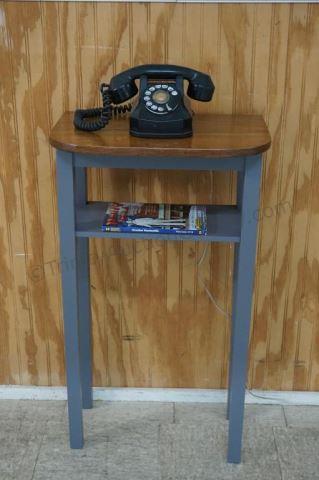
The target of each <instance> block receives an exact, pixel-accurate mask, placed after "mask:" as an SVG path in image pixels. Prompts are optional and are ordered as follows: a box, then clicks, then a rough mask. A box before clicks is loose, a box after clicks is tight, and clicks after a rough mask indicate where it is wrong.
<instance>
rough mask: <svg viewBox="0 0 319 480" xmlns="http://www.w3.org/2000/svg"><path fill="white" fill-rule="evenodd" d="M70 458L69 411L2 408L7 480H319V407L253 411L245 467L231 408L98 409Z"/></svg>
mask: <svg viewBox="0 0 319 480" xmlns="http://www.w3.org/2000/svg"><path fill="white" fill-rule="evenodd" d="M84 422H85V438H86V442H85V447H84V449H83V450H70V449H69V447H68V434H67V409H66V403H65V402H61V401H51V402H49V401H28V400H24V401H12V400H10V401H7V400H6V401H4V400H2V401H0V480H12V479H14V480H31V479H32V480H51V479H55V480H84V479H85V480H87V479H89V480H101V479H106V480H230V479H239V480H244V479H245V480H258V479H265V480H266V479H267V480H281V479H283V480H308V479H309V480H314V479H319V407H293V406H287V407H281V406H266V405H247V406H246V419H245V433H244V437H245V438H244V450H243V463H242V464H241V465H227V464H226V462H225V455H226V441H227V422H226V420H225V405H216V404H185V403H184V404H182V403H179V404H172V403H154V402H153V403H144V402H138V403H126V402H112V403H110V402H95V406H94V409H93V410H90V411H85V412H84Z"/></svg>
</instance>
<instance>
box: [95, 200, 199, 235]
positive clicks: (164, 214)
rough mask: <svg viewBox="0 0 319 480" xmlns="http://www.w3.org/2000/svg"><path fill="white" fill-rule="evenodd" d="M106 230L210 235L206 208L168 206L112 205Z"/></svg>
mask: <svg viewBox="0 0 319 480" xmlns="http://www.w3.org/2000/svg"><path fill="white" fill-rule="evenodd" d="M102 231H104V232H134V233H138V232H147V233H162V234H174V235H176V234H181V235H206V234H207V215H206V207H205V206H203V205H170V204H164V203H108V204H107V208H106V213H105V218H104V222H103V225H102Z"/></svg>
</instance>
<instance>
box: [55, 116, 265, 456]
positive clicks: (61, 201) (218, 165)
mask: <svg viewBox="0 0 319 480" xmlns="http://www.w3.org/2000/svg"><path fill="white" fill-rule="evenodd" d="M50 143H51V145H53V146H54V147H55V148H56V149H57V181H58V207H59V222H60V249H61V258H62V259H68V260H73V259H74V260H75V261H74V268H68V269H63V270H62V288H63V310H64V331H65V352H66V370H67V391H68V408H69V428H70V445H71V448H82V446H83V423H82V408H91V407H92V366H91V325H90V323H91V320H90V316H91V313H90V310H91V308H90V282H89V238H90V237H107V238H134V239H137V240H138V239H161V240H171V241H174V240H180V241H183V240H190V238H189V237H188V238H185V237H181V236H178V235H160V234H147V233H130V234H125V233H103V232H102V231H101V224H102V221H103V216H104V212H105V203H104V202H87V195H86V169H87V168H88V167H102V168H130V169H134V168H136V169H152V168H153V169H157V170H158V169H167V170H178V169H180V170H235V171H237V172H238V175H237V205H236V206H233V205H223V206H214V205H212V206H209V207H208V234H207V235H206V236H198V237H196V236H192V237H191V240H192V241H199V242H233V243H235V245H236V247H235V265H234V295H233V314H232V320H231V323H232V335H231V349H230V369H229V388H228V404H227V417H228V418H229V437H228V457H227V459H228V462H231V463H239V462H240V458H241V443H242V430H243V417H244V401H245V383H246V371H247V357H248V344H249V329H250V316H251V304H252V291H253V278H254V264H255V252H256V234H257V222H256V220H255V217H254V212H256V210H257V209H258V205H259V185H260V177H261V166H262V161H261V153H262V152H264V151H265V150H267V149H268V148H269V146H270V136H269V132H268V129H267V127H266V125H265V123H264V120H263V119H262V117H260V116H256V115H240V116H231V115H209V114H208V115H201V116H200V115H198V116H195V118H194V136H193V137H191V138H184V139H170V140H163V139H142V138H134V137H131V136H129V133H128V120H127V119H119V120H113V121H112V122H111V123H110V125H109V126H108V127H107V128H106V129H105V130H102V131H99V132H97V133H86V132H80V131H76V130H75V129H74V127H73V115H72V113H66V114H64V115H63V116H62V117H61V119H60V120H59V122H58V123H57V124H56V126H55V127H54V128H53V130H52V132H51V136H50Z"/></svg>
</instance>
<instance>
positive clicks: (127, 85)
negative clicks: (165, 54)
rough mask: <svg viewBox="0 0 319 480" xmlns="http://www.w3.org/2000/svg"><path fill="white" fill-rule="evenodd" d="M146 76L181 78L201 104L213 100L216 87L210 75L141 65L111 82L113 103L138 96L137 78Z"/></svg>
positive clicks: (189, 69)
mask: <svg viewBox="0 0 319 480" xmlns="http://www.w3.org/2000/svg"><path fill="white" fill-rule="evenodd" d="M142 75H146V76H147V77H148V78H149V79H156V80H160V79H165V80H168V79H175V78H176V77H177V76H181V77H183V78H184V79H186V80H188V82H189V84H188V89H187V95H188V96H189V97H190V98H192V99H194V100H198V101H200V102H209V101H210V100H211V99H212V96H213V93H214V90H215V87H214V84H213V82H212V80H211V78H210V76H209V75H207V74H205V73H202V72H198V71H197V70H193V69H192V68H187V67H181V66H178V65H161V64H156V65H139V66H138V67H134V68H130V69H129V70H126V71H124V72H121V73H119V74H117V75H115V76H114V77H113V78H112V80H111V82H110V88H111V91H112V100H113V103H115V104H118V103H122V102H125V101H127V100H129V99H130V98H132V97H134V95H136V94H137V92H138V88H137V85H136V83H135V80H136V79H137V78H140V77H141V76H142Z"/></svg>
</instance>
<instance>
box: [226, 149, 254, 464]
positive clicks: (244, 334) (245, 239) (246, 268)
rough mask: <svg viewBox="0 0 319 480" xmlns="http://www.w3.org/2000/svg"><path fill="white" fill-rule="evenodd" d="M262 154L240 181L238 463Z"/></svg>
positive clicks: (232, 440) (235, 370) (231, 439)
mask: <svg viewBox="0 0 319 480" xmlns="http://www.w3.org/2000/svg"><path fill="white" fill-rule="evenodd" d="M260 175H261V156H255V157H247V158H246V160H245V173H244V178H243V185H242V202H241V211H242V220H241V240H240V244H239V246H238V247H237V248H238V252H237V254H236V256H235V266H234V269H235V281H236V286H235V288H234V293H235V297H234V299H233V320H232V329H233V331H232V352H231V358H232V359H233V361H232V365H231V373H230V384H229V390H230V394H229V435H228V456H227V460H228V462H229V463H240V460H241V444H242V432H243V420H244V404H245V389H246V387H245V386H246V375H247V359H248V344H249V330H250V317H251V306H252V293H253V280H254V268H255V252H256V236H257V221H256V220H255V215H254V212H255V211H256V209H258V205H259V183H260Z"/></svg>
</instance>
